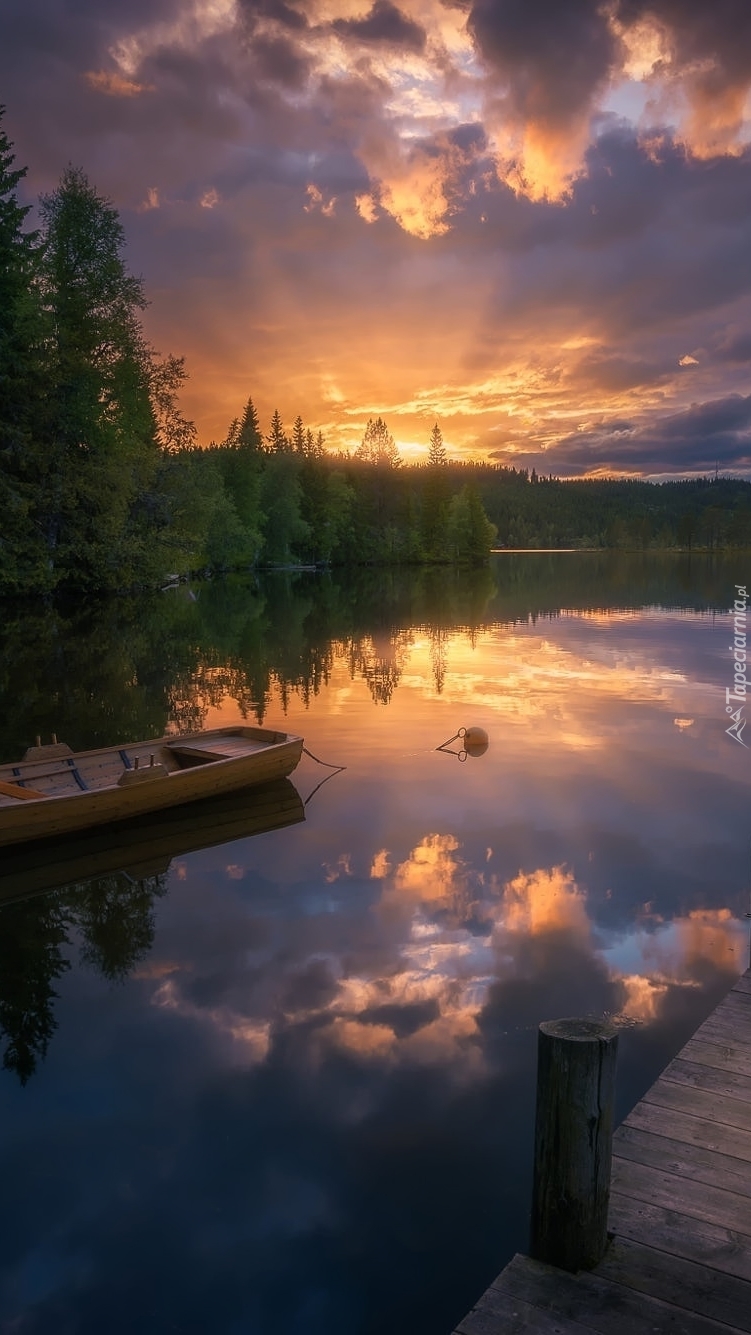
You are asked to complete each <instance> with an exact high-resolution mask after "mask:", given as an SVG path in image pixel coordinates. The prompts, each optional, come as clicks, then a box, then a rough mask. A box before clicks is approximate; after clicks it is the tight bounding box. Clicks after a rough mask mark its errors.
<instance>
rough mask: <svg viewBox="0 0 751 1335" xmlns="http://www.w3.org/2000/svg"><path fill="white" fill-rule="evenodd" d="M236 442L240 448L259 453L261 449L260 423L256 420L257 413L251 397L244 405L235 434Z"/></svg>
mask: <svg viewBox="0 0 751 1335" xmlns="http://www.w3.org/2000/svg"><path fill="white" fill-rule="evenodd" d="M237 444H238V446H239V447H240V448H241V449H244V450H253V451H254V452H255V453H260V451H262V450H263V434H262V432H261V423H260V422H259V420H258V413H257V412H256V410H255V406H254V404H253V400H252V399H251V398H249V399H248V402H247V403H246V405H245V411H244V412H243V415H242V421H241V422H240V427H239V431H238V434H237Z"/></svg>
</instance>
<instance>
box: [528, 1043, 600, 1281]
mask: <svg viewBox="0 0 751 1335" xmlns="http://www.w3.org/2000/svg"><path fill="white" fill-rule="evenodd" d="M617 1049H618V1030H617V1029H616V1027H615V1025H613V1024H610V1023H608V1022H607V1021H599V1020H587V1019H567V1020H545V1021H544V1022H543V1023H542V1024H541V1025H540V1028H539V1033H538V1041H537V1112H536V1117H535V1160H534V1180H533V1188H532V1226H531V1233H530V1248H529V1250H530V1256H532V1257H534V1258H535V1260H538V1261H545V1262H546V1263H547V1264H548V1265H554V1266H558V1267H559V1269H561V1270H571V1271H575V1270H591V1269H593V1268H594V1266H596V1265H597V1264H598V1262H599V1261H601V1260H602V1257H603V1256H604V1254H605V1249H606V1247H607V1241H608V1232H607V1221H608V1202H609V1198H610V1167H611V1157H612V1146H613V1103H614V1089H615V1064H616V1055H617Z"/></svg>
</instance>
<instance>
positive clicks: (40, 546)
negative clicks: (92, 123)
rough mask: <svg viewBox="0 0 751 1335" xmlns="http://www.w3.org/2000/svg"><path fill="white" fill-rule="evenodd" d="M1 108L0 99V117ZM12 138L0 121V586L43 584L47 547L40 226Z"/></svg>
mask: <svg viewBox="0 0 751 1335" xmlns="http://www.w3.org/2000/svg"><path fill="white" fill-rule="evenodd" d="M4 113H5V108H4V107H2V106H0V120H1V119H2V116H3V115H4ZM14 161H15V157H14V154H13V150H12V145H11V143H10V140H9V139H8V137H7V135H6V134H5V131H4V130H3V129H2V127H1V126H0V513H1V514H2V524H1V525H0V592H23V591H24V590H25V589H33V588H43V587H44V586H45V584H46V583H48V582H51V581H49V580H48V578H47V577H46V565H47V562H46V547H45V543H44V534H43V531H42V523H41V519H40V514H39V504H40V500H41V498H42V494H43V490H44V485H43V479H44V473H45V470H46V468H47V466H48V459H47V457H46V455H47V440H48V435H49V406H48V392H47V391H48V379H49V377H48V367H47V358H46V348H47V342H48V333H49V330H48V327H47V324H46V321H45V315H44V311H43V308H42V302H41V295H40V288H39V282H38V278H39V272H40V264H41V249H40V246H39V233H38V232H25V231H24V230H23V224H24V221H25V219H26V216H27V214H28V213H29V208H28V206H23V205H21V204H19V203H18V200H17V197H16V187H17V186H18V183H19V182H20V181H21V180H22V179H23V177H24V176H25V175H26V168H14V167H13V163H14Z"/></svg>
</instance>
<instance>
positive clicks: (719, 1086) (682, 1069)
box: [661, 1057, 751, 1103]
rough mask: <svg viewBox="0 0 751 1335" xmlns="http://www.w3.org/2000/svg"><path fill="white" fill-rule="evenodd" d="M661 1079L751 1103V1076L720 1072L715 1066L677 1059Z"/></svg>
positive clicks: (734, 1072) (667, 1067)
mask: <svg viewBox="0 0 751 1335" xmlns="http://www.w3.org/2000/svg"><path fill="white" fill-rule="evenodd" d="M661 1079H662V1080H668V1081H672V1083H673V1084H675V1085H691V1086H692V1087H693V1088H694V1089H706V1090H709V1091H710V1092H711V1093H713V1094H729V1095H730V1097H731V1098H734V1099H743V1100H744V1101H745V1102H746V1103H751V1076H749V1075H739V1074H738V1073H737V1072H736V1071H723V1070H718V1068H717V1067H714V1066H706V1065H705V1064H704V1063H701V1062H688V1061H684V1060H683V1058H681V1057H676V1058H674V1060H673V1061H671V1062H670V1064H669V1065H668V1066H666V1067H665V1070H664V1071H663V1073H662V1076H661Z"/></svg>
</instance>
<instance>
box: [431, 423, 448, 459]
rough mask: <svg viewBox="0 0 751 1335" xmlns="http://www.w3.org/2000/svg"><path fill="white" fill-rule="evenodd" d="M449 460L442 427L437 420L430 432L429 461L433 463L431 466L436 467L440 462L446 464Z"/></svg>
mask: <svg viewBox="0 0 751 1335" xmlns="http://www.w3.org/2000/svg"><path fill="white" fill-rule="evenodd" d="M447 462H448V459H447V456H446V446H445V445H444V443H443V435H442V433H441V428H440V427H439V425H438V423H437V422H436V424H435V426H434V427H433V430H432V431H431V433H430V445H429V447H428V463H429V464H430V465H431V467H436V466H437V465H439V464H445V463H447Z"/></svg>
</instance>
